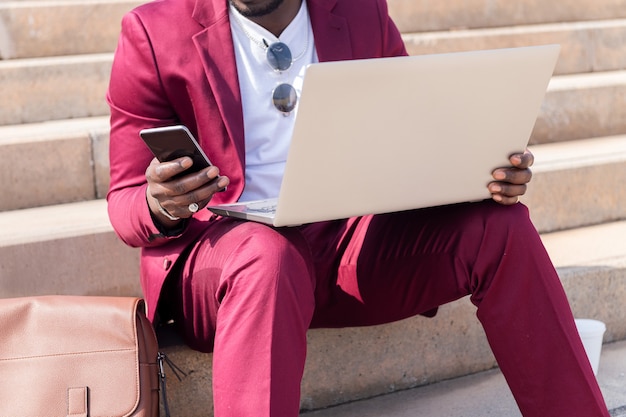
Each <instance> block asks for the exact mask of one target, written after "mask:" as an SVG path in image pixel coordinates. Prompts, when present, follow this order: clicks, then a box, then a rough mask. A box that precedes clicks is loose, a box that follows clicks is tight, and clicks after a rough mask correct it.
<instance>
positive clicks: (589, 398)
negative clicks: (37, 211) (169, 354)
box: [173, 201, 609, 417]
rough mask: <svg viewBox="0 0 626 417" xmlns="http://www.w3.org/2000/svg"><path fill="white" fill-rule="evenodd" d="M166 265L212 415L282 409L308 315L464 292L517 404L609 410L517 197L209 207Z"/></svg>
mask: <svg viewBox="0 0 626 417" xmlns="http://www.w3.org/2000/svg"><path fill="white" fill-rule="evenodd" d="M179 275H180V277H179V280H177V281H176V284H177V285H175V286H174V287H175V291H174V293H173V295H175V298H176V301H175V306H176V308H177V309H176V311H177V313H176V315H177V322H178V323H179V325H180V328H181V331H182V333H183V335H184V337H185V339H186V341H187V343H189V345H190V346H191V347H193V348H195V349H198V350H201V351H211V350H213V352H214V356H213V395H214V404H215V417H270V416H272V417H296V416H297V415H298V412H299V404H300V382H301V378H302V373H303V369H304V362H305V355H306V332H307V329H309V328H310V327H340V326H363V325H371V324H380V323H385V322H391V321H394V320H399V319H403V318H407V317H410V316H414V315H416V314H420V313H424V312H427V311H429V310H432V309H434V308H436V307H437V306H439V305H442V304H444V303H447V302H450V301H453V300H456V299H459V298H461V297H463V296H465V295H467V294H471V300H472V302H473V303H474V304H475V305H476V306H477V316H478V318H479V320H480V322H481V323H482V325H483V327H484V329H485V332H486V335H487V338H488V340H489V343H490V346H491V348H492V350H493V352H494V354H495V357H496V359H497V361H498V364H499V366H500V368H501V370H502V372H503V374H504V376H505V378H506V380H507V382H508V384H509V386H510V388H511V391H512V393H513V395H514V397H515V399H516V401H517V403H518V405H519V408H520V410H521V412H522V414H523V415H524V416H526V417H552V416H554V417H559V416H568V417H600V416H604V417H608V416H609V413H608V411H607V408H606V405H605V403H604V400H603V398H602V394H601V392H600V389H599V387H598V385H597V382H596V379H595V376H594V375H593V372H592V370H591V367H590V365H589V362H588V360H587V357H586V355H585V352H584V349H583V346H582V343H581V341H580V338H579V336H578V333H577V331H576V328H575V325H574V320H573V316H572V313H571V310H570V307H569V304H568V302H567V299H566V296H565V293H564V291H563V288H562V286H561V283H560V280H559V277H558V276H557V274H556V272H555V270H554V267H553V266H552V264H551V262H550V260H549V258H548V255H547V254H546V251H545V249H544V247H543V245H542V243H541V241H540V238H539V236H538V234H537V231H536V230H535V228H534V226H533V225H532V223H531V222H530V220H529V217H528V211H527V209H526V207H524V206H523V205H522V204H516V205H514V206H501V205H498V204H496V203H493V202H491V201H484V202H480V203H471V204H459V205H452V206H446V207H438V208H430V209H423V210H415V211H410V212H402V213H393V214H385V215H376V216H366V217H360V218H354V219H349V220H341V221H333V222H325V223H318V224H312V225H305V226H301V227H296V228H281V229H273V228H270V227H266V226H263V225H260V224H255V223H252V222H242V221H236V220H232V219H220V220H218V221H216V222H213V224H212V225H210V226H208V228H207V230H206V233H205V234H204V237H203V238H202V239H201V240H199V241H198V242H197V244H196V245H195V247H193V248H192V249H191V251H190V253H189V255H188V257H187V261H186V263H185V264H184V265H182V266H181V267H180V274H179ZM416 355H419V353H416ZM415 360H419V357H416V358H415Z"/></svg>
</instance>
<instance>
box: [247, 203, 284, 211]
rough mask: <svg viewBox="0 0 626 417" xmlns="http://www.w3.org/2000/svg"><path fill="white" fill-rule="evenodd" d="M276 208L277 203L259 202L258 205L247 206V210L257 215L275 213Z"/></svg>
mask: <svg viewBox="0 0 626 417" xmlns="http://www.w3.org/2000/svg"><path fill="white" fill-rule="evenodd" d="M276 206H277V202H276V201H259V202H257V203H250V204H246V209H247V210H248V211H252V212H257V213H274V212H275V211H276Z"/></svg>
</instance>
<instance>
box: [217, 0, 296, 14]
mask: <svg viewBox="0 0 626 417" xmlns="http://www.w3.org/2000/svg"><path fill="white" fill-rule="evenodd" d="M283 1H284V0H257V1H254V0H248V1H246V0H229V2H230V4H232V5H233V7H234V8H235V10H237V11H238V12H239V13H240V14H241V15H242V16H245V17H261V16H266V15H268V14H270V13H272V12H274V11H276V10H277V9H278V8H279V7H280V5H281V4H283Z"/></svg>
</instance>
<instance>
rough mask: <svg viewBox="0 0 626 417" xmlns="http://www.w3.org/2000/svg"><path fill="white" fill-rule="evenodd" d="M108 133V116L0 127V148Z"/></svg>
mask: <svg viewBox="0 0 626 417" xmlns="http://www.w3.org/2000/svg"><path fill="white" fill-rule="evenodd" d="M108 131H109V116H107V115H104V116H93V117H81V118H75V119H58V120H46V121H43V122H33V123H22V124H16V125H0V146H2V145H6V144H13V143H20V142H22V141H38V140H47V139H56V138H62V137H65V136H66V135H70V134H76V133H78V134H80V133H89V132H98V133H100V134H101V133H107V134H108Z"/></svg>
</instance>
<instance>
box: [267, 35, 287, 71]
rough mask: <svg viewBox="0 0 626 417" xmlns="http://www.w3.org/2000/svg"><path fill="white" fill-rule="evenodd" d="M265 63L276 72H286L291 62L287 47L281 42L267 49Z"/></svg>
mask: <svg viewBox="0 0 626 417" xmlns="http://www.w3.org/2000/svg"><path fill="white" fill-rule="evenodd" d="M266 56H267V62H269V64H270V66H271V67H272V68H274V70H276V71H286V70H288V69H289V68H290V67H291V64H292V62H293V60H292V58H291V51H290V50H289V47H288V46H287V45H285V44H284V43H282V42H276V43H273V44H271V45H270V46H268V47H267V53H266Z"/></svg>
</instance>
